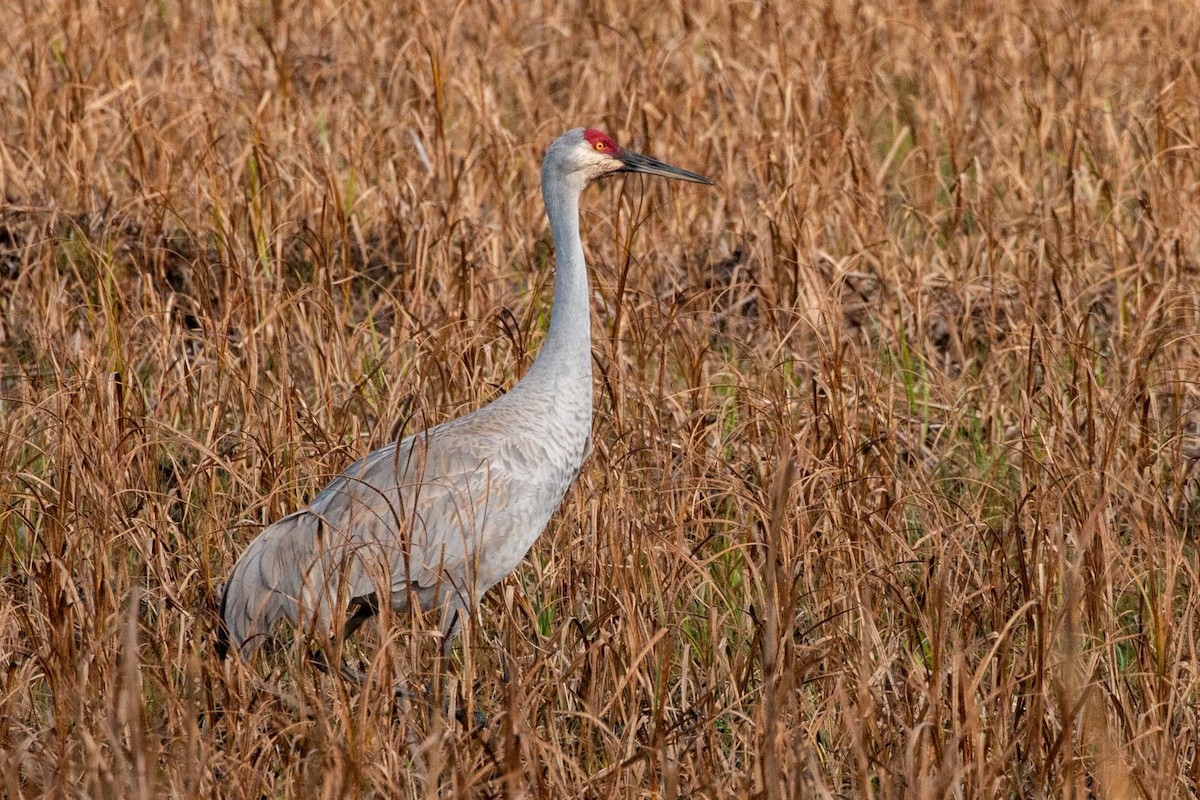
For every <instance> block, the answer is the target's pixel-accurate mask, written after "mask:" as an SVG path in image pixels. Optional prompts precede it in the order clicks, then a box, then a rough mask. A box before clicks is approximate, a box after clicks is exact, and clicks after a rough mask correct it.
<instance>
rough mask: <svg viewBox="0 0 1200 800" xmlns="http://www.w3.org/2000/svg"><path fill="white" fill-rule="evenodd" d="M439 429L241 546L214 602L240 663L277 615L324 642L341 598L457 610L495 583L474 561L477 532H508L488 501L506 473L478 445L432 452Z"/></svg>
mask: <svg viewBox="0 0 1200 800" xmlns="http://www.w3.org/2000/svg"><path fill="white" fill-rule="evenodd" d="M437 433H438V430H437V429H436V428H435V429H431V430H430V431H427V432H425V433H422V434H417V435H416V436H413V437H409V438H408V439H405V440H404V441H402V442H399V443H397V444H393V445H390V446H388V447H385V448H383V449H381V450H377V451H375V452H373V453H371V454H369V455H367V456H366V457H364V458H362V459H360V460H359V461H357V462H355V463H354V464H352V465H351V466H350V467H349V468H348V469H346V470H345V472H343V473H342V474H341V475H339V476H338V477H337V478H335V479H334V480H333V481H331V482H330V484H329V485H328V486H326V487H325V488H324V489H323V490H322V491H321V492H320V493H319V494H318V495H317V496H316V497H315V498H314V499H313V501H312V503H311V504H310V505H309V507H308V508H307V509H304V510H303V511H298V512H296V513H294V514H291V515H289V516H287V517H284V518H283V519H280V520H279V521H278V522H275V523H274V524H273V525H270V526H269V527H267V528H266V529H265V530H264V531H263V532H262V533H261V534H259V536H258V537H257V538H256V539H255V540H254V541H253V542H251V544H250V546H249V547H247V548H246V550H245V552H244V553H243V554H242V556H241V558H240V559H238V562H237V564H236V565H235V566H234V569H233V572H232V573H231V574H230V576H229V580H228V581H227V583H226V586H225V596H224V599H223V602H222V607H223V611H222V614H223V616H224V619H225V625H226V629H227V631H228V634H229V638H230V640H231V641H232V642H233V643H234V644H235V645H236V646H237V648H238V649H239V650H240V651H241V652H242V654H243V655H244V656H246V657H248V656H249V655H250V654H251V653H253V652H254V651H255V650H256V649H257V648H258V647H259V646H260V645H261V644H262V643H263V642H264V641H266V638H267V636H268V635H269V634H270V632H271V630H272V629H273V628H274V627H275V625H276V624H277V623H278V622H279V621H280V620H287V621H288V622H290V623H291V624H293V625H301V626H304V625H309V626H311V630H312V632H313V633H314V634H322V635H327V634H329V633H330V632H331V631H332V629H333V624H334V622H335V620H337V619H339V618H340V617H341V616H344V614H345V613H346V608H347V606H348V605H349V603H350V601H351V600H353V599H354V598H357V597H363V596H366V595H368V594H371V593H373V592H374V593H377V596H379V597H381V598H382V597H385V596H388V594H389V593H390V596H391V597H393V598H395V597H397V596H398V595H403V594H405V592H406V589H407V588H409V587H412V588H414V589H420V590H428V591H422V595H425V596H429V597H436V596H445V595H447V594H448V593H450V594H454V595H456V596H457V599H458V602H462V603H463V604H466V603H467V602H471V601H473V600H474V599H475V598H476V597H477V596H478V595H479V594H482V592H483V591H486V589H487V588H488V587H489V586H490V585H491V583H493V582H494V581H493V580H492V579H491V576H490V574H483V575H481V574H480V570H479V565H478V564H476V563H475V557H476V554H477V552H478V550H479V548H478V544H479V542H480V540H481V539H482V537H483V536H484V534H485V532H486V531H488V530H496V529H497V527H498V526H499V528H507V527H509V525H510V522H511V521H510V520H509V519H508V517H509V515H510V514H509V511H508V510H507V509H506V507H505V503H503V502H497V501H498V499H502V498H503V497H505V496H507V495H508V494H509V493H510V486H511V474H510V472H509V470H507V469H505V468H503V466H502V465H501V464H500V462H499V461H497V460H496V459H489V458H486V457H482V456H480V455H478V454H472V453H471V452H470V450H475V449H476V448H467V449H464V448H462V447H461V446H460V447H458V448H457V449H455V448H445V447H439V446H438V439H439V437H438V436H437ZM460 444H461V443H460ZM480 444H482V443H480ZM480 449H483V448H480ZM452 450H453V452H451V451H452ZM425 476H429V478H428V479H426V477H425ZM520 555H521V556H523V555H524V552H523V551H522V552H521V554H520ZM484 572H485V573H488V572H490V571H487V570H485V571H484ZM497 579H498V578H497ZM479 583H483V584H484V585H482V586H479V585H477V584H479ZM422 604H423V605H424V603H422Z"/></svg>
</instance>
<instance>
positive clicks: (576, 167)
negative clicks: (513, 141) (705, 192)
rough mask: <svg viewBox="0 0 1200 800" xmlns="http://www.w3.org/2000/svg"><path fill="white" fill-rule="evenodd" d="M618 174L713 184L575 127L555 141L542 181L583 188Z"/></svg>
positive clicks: (590, 131)
mask: <svg viewBox="0 0 1200 800" xmlns="http://www.w3.org/2000/svg"><path fill="white" fill-rule="evenodd" d="M618 172H641V173H643V174H645V175H658V176H660V177H663V178H675V179H676V180H681V181H691V182H693V183H704V184H708V185H712V181H710V180H709V179H708V178H705V177H703V176H701V175H697V174H696V173H694V172H688V171H687V170H686V169H680V168H679V167H672V166H670V165H669V164H664V163H662V162H661V161H655V160H654V159H653V158H648V157H647V156H644V155H641V154H640V153H635V152H633V151H632V150H626V149H625V148H623V147H621V146H620V145H618V144H617V143H616V142H615V141H613V139H612V137H611V136H609V135H608V134H607V133H604V132H603V131H598V130H595V129H593V128H587V129H584V128H576V129H574V130H571V131H567V132H566V133H564V134H563V135H562V136H560V137H558V138H557V139H555V140H554V144H552V145H550V149H549V150H548V151H547V152H546V159H545V160H544V161H543V162H542V182H543V183H546V182H547V179H551V178H553V179H558V180H568V181H576V182H578V183H579V188H580V189H582V188H583V187H584V186H587V185H588V184H589V183H591V182H592V181H594V180H597V179H599V178H603V177H604V176H605V175H613V174H615V173H618Z"/></svg>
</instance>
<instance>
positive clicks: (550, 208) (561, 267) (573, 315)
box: [522, 174, 592, 397]
mask: <svg viewBox="0 0 1200 800" xmlns="http://www.w3.org/2000/svg"><path fill="white" fill-rule="evenodd" d="M567 184H568V181H564V180H561V179H558V178H557V177H556V176H554V175H545V174H543V176H542V199H543V200H544V201H545V203H546V216H548V217H549V218H550V233H551V235H552V236H553V237H554V254H555V265H556V266H555V277H554V308H553V310H552V311H551V313H550V332H549V334H548V335H547V336H546V343H545V345H543V347H542V352H541V353H539V354H538V357H537V360H536V361H535V362H534V364H533V366H532V367H530V369H529V372H528V373H527V374H526V376H525V380H526V381H529V380H534V381H547V382H550V383H557V382H559V381H560V380H562V379H568V380H572V379H573V380H578V379H586V381H587V385H588V392H589V397H590V392H591V377H592V320H591V312H590V302H589V298H588V279H587V266H586V265H585V264H584V261H583V243H582V242H581V241H580V239H579V194H580V189H581V187H578V186H571V185H567ZM524 382H525V381H522V383H524Z"/></svg>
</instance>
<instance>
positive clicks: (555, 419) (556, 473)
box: [218, 128, 711, 672]
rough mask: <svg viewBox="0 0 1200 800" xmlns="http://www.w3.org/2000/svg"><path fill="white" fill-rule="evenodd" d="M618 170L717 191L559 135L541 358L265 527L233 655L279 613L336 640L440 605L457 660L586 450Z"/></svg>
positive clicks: (249, 567)
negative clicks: (588, 247)
mask: <svg viewBox="0 0 1200 800" xmlns="http://www.w3.org/2000/svg"><path fill="white" fill-rule="evenodd" d="M620 172H641V173H644V174H647V175H659V176H662V177H666V178H676V179H679V180H685V181H692V182H695V183H703V184H711V181H709V180H708V179H706V178H703V177H701V176H700V175H697V174H695V173H693V172H688V171H687V170H682V169H679V168H677V167H672V166H668V165H666V164H663V163H661V162H659V161H655V160H654V159H651V158H647V157H646V156H643V155H639V154H638V153H634V152H630V151H629V150H625V149H623V148H621V147H619V146H618V145H617V143H616V142H614V141H613V140H612V138H610V137H609V136H608V135H607V134H604V133H601V132H600V131H597V130H590V129H589V130H584V129H583V128H576V129H575V130H571V131H568V132H567V133H565V134H563V135H562V136H560V137H559V138H558V139H557V140H555V141H554V143H553V144H551V145H550V148H549V150H548V151H547V152H546V157H545V159H544V160H543V161H542V199H543V200H544V202H545V205H546V214H547V216H548V217H549V220H550V232H551V234H552V235H553V237H554V247H555V254H556V270H557V275H556V278H555V285H554V306H553V310H552V313H551V318H550V330H549V333H548V335H547V337H546V342H545V345H544V346H543V347H542V350H541V353H540V354H539V355H538V357H537V360H536V361H535V362H534V364H533V365H532V366H531V367H530V368H529V371H528V373H527V374H526V375H525V377H524V378H523V379H521V380H520V381H519V382H518V383H517V384H516V385H515V386H514V387H513V388H512V390H511V391H509V392H508V393H507V394H505V395H503V396H501V397H499V398H498V399H496V400H495V401H493V402H492V403H490V404H489V405H487V406H485V407H484V408H481V409H479V410H478V411H475V412H474V413H472V414H468V415H467V416H464V417H460V418H458V419H454V420H451V421H449V422H445V423H443V424H440V425H436V426H434V427H432V428H429V429H428V430H426V431H423V432H421V433H417V434H414V435H412V436H408V437H406V438H405V439H403V440H401V441H399V442H394V443H392V444H389V445H388V446H386V447H384V448H382V449H380V450H376V451H375V452H373V453H370V454H369V455H367V456H366V457H364V458H362V459H360V460H359V461H357V462H355V463H354V464H352V465H351V466H350V467H349V468H348V469H346V471H345V472H343V473H342V474H341V475H339V476H338V477H336V478H334V479H333V481H331V482H330V483H329V485H328V486H326V487H325V488H324V489H323V490H322V491H321V492H320V493H319V494H318V495H317V496H316V497H315V498H314V499H313V501H312V503H310V504H309V506H308V507H307V508H305V509H303V510H301V511H297V512H295V513H293V514H290V515H288V516H286V517H284V518H282V519H280V520H279V521H277V522H275V523H274V524H273V525H271V526H269V527H268V528H266V529H265V530H263V531H262V532H261V533H260V534H259V535H258V537H257V538H255V539H254V541H252V542H251V543H250V546H249V547H247V548H246V550H245V552H243V553H242V555H241V558H239V559H238V561H237V564H235V565H234V568H233V572H232V573H230V575H229V580H228V581H226V583H225V590H224V594H223V596H222V599H221V617H222V622H223V629H222V631H221V640H220V643H219V645H218V648H219V650H220V652H221V653H222V655H223V654H224V653H225V652H226V651H227V649H228V647H229V645H230V644H232V645H234V646H235V647H236V649H237V650H238V652H239V653H240V654H241V655H242V656H243V657H244V658H247V659H248V658H249V657H250V655H251V654H252V653H253V652H254V651H255V650H257V649H258V647H259V646H260V645H261V644H262V643H263V642H264V641H265V640H266V638H267V637H268V636H269V634H270V632H271V630H272V629H273V628H274V627H275V625H276V623H277V622H279V621H280V620H283V619H286V620H288V621H289V622H290V623H291V624H293V625H296V626H301V627H306V628H307V630H308V631H309V632H310V633H311V634H312V635H313V636H314V637H316V638H317V641H328V642H332V641H335V639H336V637H339V636H340V637H348V636H350V635H352V634H353V633H354V631H355V630H357V628H358V627H359V626H360V625H361V624H362V623H363V622H364V621H366V620H367V619H369V618H370V617H371V616H372V615H373V614H374V613H376V612H377V611H378V608H379V603H380V602H381V601H386V602H390V603H391V605H392V607H394V608H395V609H396V610H398V611H403V610H404V609H406V608H407V606H408V604H409V603H410V602H412V601H413V600H415V601H416V602H418V603H419V604H420V607H421V608H422V609H424V610H434V611H437V612H440V615H441V617H440V619H441V629H442V635H443V639H442V647H443V652H444V653H446V654H448V652H449V649H450V647H451V645H452V643H453V641H454V638H455V636H456V634H457V632H458V629H459V626H460V623H461V616H462V615H463V614H465V613H470V611H471V610H473V609H474V608H475V607H476V606H477V604H478V601H479V599H480V598H482V596H483V595H484V593H485V592H487V590H488V589H490V588H491V587H492V586H494V585H495V584H496V583H497V582H499V581H500V580H501V579H502V578H504V577H505V576H507V575H508V574H509V573H511V572H512V571H513V570H514V569H516V567H517V565H518V564H519V563H520V562H521V559H523V558H524V557H525V554H526V553H527V552H528V551H529V548H530V547H531V546H532V545H533V543H534V541H535V540H536V539H537V538H538V536H539V535H540V534H541V532H542V530H543V529H544V528H545V527H546V523H547V522H549V520H550V516H551V515H552V514H553V513H554V511H555V509H557V508H558V506H559V503H561V502H562V499H563V495H564V494H565V493H566V491H567V487H569V486H570V485H571V483H572V482H573V481H574V480H575V477H576V476H577V475H578V474H579V470H580V468H581V467H582V465H583V462H584V459H586V458H587V455H588V453H589V451H590V450H591V430H592V353H591V321H590V309H589V297H588V279H587V270H586V266H585V264H584V259H583V244H582V243H581V241H580V238H579V195H580V193H582V192H583V190H584V189H585V188H586V187H587V186H588V184H590V183H592V182H593V181H595V180H596V179H598V178H602V177H604V176H606V175H611V174H614V173H620ZM339 624H340V630H339ZM343 671H344V672H346V671H347V670H346V669H345V668H343Z"/></svg>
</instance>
